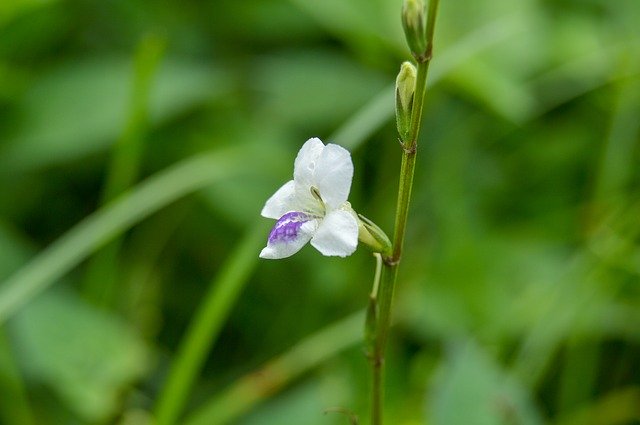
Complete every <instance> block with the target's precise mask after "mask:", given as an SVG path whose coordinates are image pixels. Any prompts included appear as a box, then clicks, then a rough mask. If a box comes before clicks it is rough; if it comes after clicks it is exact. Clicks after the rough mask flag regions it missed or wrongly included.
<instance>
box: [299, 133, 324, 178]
mask: <svg viewBox="0 0 640 425" xmlns="http://www.w3.org/2000/svg"><path fill="white" fill-rule="evenodd" d="M323 150H324V143H322V140H320V139H318V138H317V137H312V138H311V139H309V140H307V141H306V142H305V143H304V145H302V147H301V148H300V151H299V152H298V156H297V157H296V161H295V164H294V167H293V179H294V180H295V181H296V183H297V184H299V185H301V186H305V187H306V188H307V189H306V190H307V191H309V187H310V186H312V185H313V184H314V173H315V169H316V162H317V161H318V158H320V154H322V151H323Z"/></svg>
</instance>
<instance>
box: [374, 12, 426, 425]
mask: <svg viewBox="0 0 640 425" xmlns="http://www.w3.org/2000/svg"><path fill="white" fill-rule="evenodd" d="M437 8H438V0H431V1H430V2H429V12H428V17H427V31H426V33H427V47H426V49H425V53H424V54H423V55H420V56H417V57H416V60H417V62H418V63H417V71H418V72H417V77H416V88H415V94H414V99H413V108H412V111H411V124H410V130H409V135H408V137H407V138H406V140H404V141H403V143H402V163H401V167H400V182H399V185H398V203H397V206H396V218H395V226H394V234H393V250H392V254H391V256H390V257H385V258H384V259H383V265H384V266H383V269H382V276H381V279H380V288H379V292H378V294H377V297H376V298H377V299H376V302H377V304H378V311H377V320H376V325H375V329H374V342H373V350H372V353H371V371H372V391H371V397H372V400H371V423H372V425H382V421H383V398H384V391H383V389H384V356H385V349H386V345H387V339H388V336H389V327H390V325H391V312H392V306H393V294H394V291H395V286H396V278H397V276H398V265H399V264H400V258H401V256H402V246H403V243H404V237H405V233H406V226H407V217H408V214H409V203H410V201H411V190H412V187H413V175H414V170H415V166H416V152H417V147H418V135H419V133H420V124H421V121H422V109H423V105H424V98H425V89H426V85H427V75H428V72H429V64H430V62H431V56H432V46H433V32H434V26H435V17H436V12H437Z"/></svg>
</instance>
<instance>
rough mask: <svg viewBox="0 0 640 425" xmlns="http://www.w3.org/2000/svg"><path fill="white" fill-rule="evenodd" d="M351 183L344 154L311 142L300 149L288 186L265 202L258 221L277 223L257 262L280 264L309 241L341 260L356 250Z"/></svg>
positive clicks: (348, 158)
mask: <svg viewBox="0 0 640 425" xmlns="http://www.w3.org/2000/svg"><path fill="white" fill-rule="evenodd" d="M352 178H353V163H352V162H351V155H350V154H349V151H347V150H346V149H344V148H343V147H340V146H338V145H333V144H328V145H326V146H325V145H324V144H323V143H322V141H321V140H320V139H318V138H315V137H314V138H312V139H309V140H307V142H306V143H305V144H304V145H303V146H302V148H300V152H298V156H297V157H296V161H295V164H294V169H293V180H290V181H289V182H287V183H285V184H284V186H282V187H281V188H280V189H278V190H277V191H276V193H275V194H274V195H273V196H272V197H271V198H269V199H268V200H267V203H266V204H265V206H264V208H263V209H262V213H261V214H262V216H263V217H267V218H273V219H276V220H278V221H277V222H276V224H275V226H274V227H273V229H272V230H271V233H270V234H269V239H268V241H267V246H266V247H265V248H264V249H263V250H262V252H260V257H262V258H271V259H277V258H286V257H289V256H291V255H293V254H295V253H296V252H298V251H300V249H302V247H303V246H304V245H305V244H306V243H307V242H309V241H311V245H313V246H314V247H315V248H316V249H317V250H318V251H320V252H321V253H322V254H323V255H330V256H339V257H346V256H347V255H351V254H353V252H354V251H355V250H356V246H357V245H358V220H357V218H356V215H355V212H354V211H353V210H352V209H351V205H350V204H349V202H347V198H348V197H349V191H350V190H351V179H352Z"/></svg>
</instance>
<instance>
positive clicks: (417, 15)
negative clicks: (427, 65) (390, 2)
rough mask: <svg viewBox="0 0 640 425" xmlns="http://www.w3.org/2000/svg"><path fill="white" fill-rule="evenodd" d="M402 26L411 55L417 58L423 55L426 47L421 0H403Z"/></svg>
mask: <svg viewBox="0 0 640 425" xmlns="http://www.w3.org/2000/svg"><path fill="white" fill-rule="evenodd" d="M402 27H403V28H404V35H405V37H406V39H407V44H408V45H409V49H410V50H411V53H413V56H415V57H416V58H417V57H419V56H422V55H424V53H425V50H426V49H427V35H426V32H425V27H426V25H425V6H424V1H423V0H404V2H403V3H402Z"/></svg>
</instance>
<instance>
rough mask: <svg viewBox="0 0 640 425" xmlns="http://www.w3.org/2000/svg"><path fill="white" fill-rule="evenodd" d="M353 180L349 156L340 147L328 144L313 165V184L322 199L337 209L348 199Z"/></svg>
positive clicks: (347, 152)
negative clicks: (315, 185)
mask: <svg viewBox="0 0 640 425" xmlns="http://www.w3.org/2000/svg"><path fill="white" fill-rule="evenodd" d="M352 179H353V162H351V154H350V153H349V151H348V150H346V149H345V148H343V147H342V146H338V145H334V144H328V145H327V146H325V148H324V149H323V150H322V153H321V154H320V158H318V161H317V163H316V165H315V183H316V184H317V187H318V189H319V190H320V194H321V195H322V199H323V200H324V202H326V203H327V204H328V205H329V206H330V207H332V208H338V207H340V205H342V204H343V203H344V202H345V201H346V200H347V198H348V197H349V191H350V190H351V180H352Z"/></svg>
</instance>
